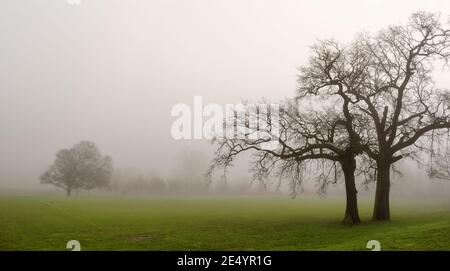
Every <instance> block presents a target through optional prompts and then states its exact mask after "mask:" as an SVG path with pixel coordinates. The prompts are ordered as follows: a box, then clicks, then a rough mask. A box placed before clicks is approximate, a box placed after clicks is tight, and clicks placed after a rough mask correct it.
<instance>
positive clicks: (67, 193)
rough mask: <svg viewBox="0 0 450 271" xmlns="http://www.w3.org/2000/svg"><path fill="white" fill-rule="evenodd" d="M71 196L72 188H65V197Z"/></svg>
mask: <svg viewBox="0 0 450 271" xmlns="http://www.w3.org/2000/svg"><path fill="white" fill-rule="evenodd" d="M71 194H72V187H67V189H66V195H67V196H68V197H70V195H71Z"/></svg>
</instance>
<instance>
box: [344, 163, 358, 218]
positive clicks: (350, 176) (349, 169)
mask: <svg viewBox="0 0 450 271" xmlns="http://www.w3.org/2000/svg"><path fill="white" fill-rule="evenodd" d="M341 166H342V170H343V171H344V177H345V193H346V196H347V205H346V208H345V216H344V220H343V221H342V223H344V224H350V225H354V224H358V223H359V222H361V220H360V218H359V212H358V198H357V193H358V191H357V190H356V183H355V169H356V161H355V158H354V157H353V156H349V157H348V158H346V159H345V161H342V162H341Z"/></svg>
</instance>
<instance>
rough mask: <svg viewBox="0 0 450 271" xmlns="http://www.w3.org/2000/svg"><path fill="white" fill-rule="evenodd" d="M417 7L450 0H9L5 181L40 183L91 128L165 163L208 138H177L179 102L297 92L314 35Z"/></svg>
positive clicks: (5, 10)
mask: <svg viewBox="0 0 450 271" xmlns="http://www.w3.org/2000/svg"><path fill="white" fill-rule="evenodd" d="M417 10H430V11H440V12H442V14H443V15H445V16H447V15H450V1H446V0H428V1H423V0H420V1H419V0H416V1H411V0H408V1H406V0H405V1H383V0H364V1H361V0H351V1H350V0H348V1H342V0H341V1H331V0H330V1H318V0H314V1H312V0H311V1H300V0H296V1H294V0H292V1H288V0H282V1H275V0H273V1H263V0H253V1H249V0H221V1H219V0H189V1H187V0H186V1H182V0H177V1H173V0H158V1H156V0H140V1H138V0H126V1H125V0H81V4H80V5H69V4H68V3H67V0H2V1H0V74H1V75H0V185H1V184H4V185H5V184H11V183H14V184H16V185H28V184H35V183H37V182H38V176H39V174H40V173H41V172H42V171H44V170H45V168H46V167H47V166H48V165H49V164H50V163H51V162H52V161H53V158H54V154H55V152H56V151H57V150H58V149H60V148H65V147H70V146H72V145H73V144H74V143H76V142H78V141H79V140H82V139H86V140H91V141H94V142H96V143H97V144H98V146H99V147H100V149H101V150H102V151H103V152H104V153H107V154H109V155H111V156H112V157H113V159H114V161H115V164H116V166H119V167H132V168H140V169H150V170H152V169H153V170H155V169H158V170H160V171H163V172H164V171H168V170H170V168H171V165H172V164H173V163H172V162H173V159H174V157H176V154H177V152H178V151H179V150H180V149H181V148H199V147H202V146H203V143H200V142H195V141H175V140H173V139H171V136H170V126H171V124H172V121H173V120H174V119H175V118H173V117H171V116H170V110H171V108H172V106H173V105H174V104H176V103H187V104H189V105H192V103H193V96H194V95H202V96H203V97H204V101H205V102H206V103H219V104H225V103H237V102H239V101H241V100H242V99H254V100H257V99H259V98H261V97H267V98H270V99H280V98H284V97H290V96H292V95H294V91H295V87H296V72H297V70H296V69H297V67H299V66H300V65H302V64H305V61H306V59H307V57H308V52H309V46H310V45H312V44H313V43H314V42H315V41H316V40H317V39H323V38H331V37H333V38H335V39H337V40H340V41H349V40H351V39H352V38H353V37H354V36H355V35H356V34H357V33H358V32H361V31H376V30H378V29H380V28H382V27H385V26H386V25H388V24H398V23H404V22H406V20H407V18H408V16H409V14H410V13H411V12H413V11H417ZM441 79H442V80H443V82H445V81H446V82H449V83H450V81H449V80H448V79H447V78H446V77H445V78H441ZM448 86H450V84H447V87H448Z"/></svg>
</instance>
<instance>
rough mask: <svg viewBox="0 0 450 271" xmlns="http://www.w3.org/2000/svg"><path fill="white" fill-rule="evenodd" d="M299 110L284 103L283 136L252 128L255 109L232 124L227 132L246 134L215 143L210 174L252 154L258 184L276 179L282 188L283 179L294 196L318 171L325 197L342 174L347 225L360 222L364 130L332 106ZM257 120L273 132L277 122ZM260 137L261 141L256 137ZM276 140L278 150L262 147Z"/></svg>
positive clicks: (265, 118) (295, 102)
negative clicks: (357, 178)
mask: <svg viewBox="0 0 450 271" xmlns="http://www.w3.org/2000/svg"><path fill="white" fill-rule="evenodd" d="M299 107H300V103H299V101H298V100H291V101H286V102H285V103H284V104H283V106H282V110H281V112H280V117H279V125H280V126H279V128H280V129H279V130H278V134H274V133H273V131H271V130H270V129H266V130H265V129H264V128H261V127H262V126H259V127H258V128H259V129H251V128H250V125H249V122H248V120H249V119H250V118H252V116H251V114H252V113H251V112H258V110H250V113H248V114H247V115H246V116H245V117H241V118H235V119H234V120H233V121H231V122H230V121H229V122H227V123H228V124H230V123H231V124H230V125H229V126H228V127H227V128H228V129H235V130H237V131H238V132H239V131H240V132H241V134H237V133H236V134H235V136H234V137H231V138H220V139H215V140H214V142H216V143H217V144H218V148H217V151H216V153H215V158H214V159H213V162H212V165H211V168H210V174H211V172H212V171H213V170H214V169H215V168H217V167H222V168H223V169H224V170H225V171H224V172H225V173H226V170H227V168H228V167H230V166H232V162H233V160H234V159H235V158H236V157H237V156H239V155H240V154H242V153H244V152H249V151H251V152H252V153H253V167H252V170H253V172H254V179H255V180H259V181H261V182H264V181H267V180H268V179H270V177H271V176H272V175H275V176H277V178H276V179H277V180H278V185H281V182H282V181H283V180H286V181H288V182H289V184H290V189H291V192H292V193H293V195H295V194H296V193H297V189H298V188H299V187H301V185H302V183H303V180H304V178H305V176H309V175H308V173H311V172H314V173H313V174H312V175H316V178H317V182H318V183H319V187H320V191H321V192H324V191H325V189H326V187H327V186H328V184H329V183H330V182H336V181H337V180H338V178H339V177H340V176H341V174H340V173H341V172H343V175H344V182H345V188H346V195H347V196H346V199H347V203H346V210H345V215H344V219H343V222H344V223H346V224H356V223H359V222H360V218H359V213H358V204H357V189H356V183H355V171H356V163H357V162H356V156H357V155H358V154H360V152H359V151H358V150H359V149H360V148H359V147H357V146H359V144H360V142H359V138H360V137H359V136H354V135H357V134H358V133H359V132H360V131H361V130H355V129H354V126H353V125H351V124H349V123H348V121H347V120H346V118H345V117H344V116H343V115H342V114H341V113H340V111H339V110H336V108H334V107H333V106H330V107H329V108H327V110H325V112H303V111H302V110H301V108H299ZM272 113H273V112H272ZM235 117H236V115H235ZM254 117H257V118H258V119H259V120H260V121H263V122H265V123H266V124H267V126H266V127H270V124H271V123H272V121H273V119H272V117H271V113H270V112H269V113H268V114H265V115H264V114H263V115H261V114H259V115H258V116H254ZM356 126H357V127H359V126H358V125H356ZM242 128H244V129H242ZM349 129H350V130H351V131H349ZM256 133H258V136H253V135H254V134H256ZM350 133H351V134H352V135H350ZM273 139H275V140H276V142H278V147H277V148H274V149H267V148H264V147H262V144H263V143H266V142H269V141H270V140H273ZM317 170H319V171H318V172H319V174H317Z"/></svg>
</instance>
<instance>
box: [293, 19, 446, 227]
mask: <svg viewBox="0 0 450 271" xmlns="http://www.w3.org/2000/svg"><path fill="white" fill-rule="evenodd" d="M449 57H450V29H448V27H447V28H446V27H445V26H444V25H443V24H442V23H441V19H440V16H439V15H437V14H432V13H427V12H417V13H414V14H413V15H412V16H411V17H410V20H409V23H408V24H406V25H404V26H390V27H388V28H386V29H384V30H382V31H380V32H379V33H378V34H376V35H367V34H366V35H359V36H358V37H357V38H356V40H355V41H354V42H353V43H351V44H349V45H348V46H339V45H338V43H337V42H335V41H322V42H320V43H319V45H317V46H315V47H314V55H313V56H312V57H311V59H310V62H309V64H308V65H307V66H305V67H303V68H301V70H300V71H301V74H300V77H299V82H300V83H301V85H300V88H299V95H300V96H304V95H305V94H310V95H319V96H335V95H337V96H339V97H341V98H342V99H343V100H344V101H348V105H349V106H348V108H347V109H348V114H349V115H350V117H353V118H359V119H360V120H361V121H364V122H367V123H370V125H367V126H366V130H365V131H364V132H362V133H360V135H361V136H362V137H363V138H362V139H361V141H363V142H367V144H364V145H360V147H362V150H363V151H364V152H365V153H366V154H367V155H368V156H369V157H370V158H371V159H373V161H375V163H376V170H377V172H376V195H375V205H374V212H373V219H374V220H389V219H390V206H389V192H390V184H391V181H390V171H391V169H392V167H393V165H394V163H396V162H397V161H399V160H401V159H402V158H404V157H409V158H414V157H415V156H416V155H418V153H420V152H422V151H423V150H424V149H428V150H430V148H431V147H430V146H428V147H426V145H424V142H426V143H430V142H435V140H434V138H435V137H437V136H438V134H439V133H438V131H441V130H446V129H448V128H449V127H450V115H449V109H450V108H449V105H450V93H449V91H448V90H443V89H439V88H437V87H436V85H435V83H434V81H433V70H434V66H435V64H436V63H437V62H438V61H443V62H444V63H447V61H448V60H449ZM345 110H346V109H345V108H344V112H345Z"/></svg>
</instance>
